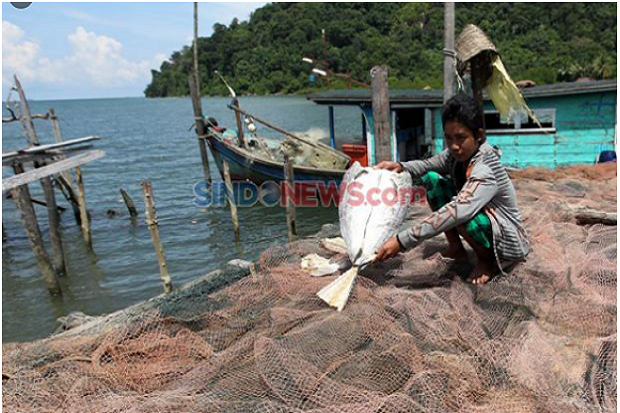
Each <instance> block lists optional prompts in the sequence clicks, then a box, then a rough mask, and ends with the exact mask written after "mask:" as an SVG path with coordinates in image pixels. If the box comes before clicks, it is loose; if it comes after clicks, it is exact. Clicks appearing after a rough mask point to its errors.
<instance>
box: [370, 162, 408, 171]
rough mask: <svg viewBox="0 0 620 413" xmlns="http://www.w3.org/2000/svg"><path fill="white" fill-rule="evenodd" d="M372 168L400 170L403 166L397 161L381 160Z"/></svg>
mask: <svg viewBox="0 0 620 413" xmlns="http://www.w3.org/2000/svg"><path fill="white" fill-rule="evenodd" d="M374 169H387V170H388V171H394V172H398V173H400V172H402V171H403V166H402V165H401V164H400V163H398V162H392V161H382V162H379V163H378V164H377V165H375V166H374Z"/></svg>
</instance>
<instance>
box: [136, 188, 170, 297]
mask: <svg viewBox="0 0 620 413" xmlns="http://www.w3.org/2000/svg"><path fill="white" fill-rule="evenodd" d="M142 190H143V191H144V205H145V208H146V211H145V214H146V225H147V226H148V228H149V232H150V233H151V239H152V240H153V245H154V246H155V254H157V262H158V263H159V274H160V276H161V281H162V283H163V284H164V292H166V293H169V292H171V291H172V281H171V280H170V274H169V273H168V265H167V264H166V255H165V254H164V247H163V246H162V244H161V238H160V237H159V224H158V222H157V214H156V212H155V200H154V199H153V187H152V185H151V181H149V180H144V181H142Z"/></svg>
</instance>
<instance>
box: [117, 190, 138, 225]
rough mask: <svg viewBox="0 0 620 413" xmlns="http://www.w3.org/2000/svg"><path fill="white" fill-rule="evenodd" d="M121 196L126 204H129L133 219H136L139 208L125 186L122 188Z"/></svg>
mask: <svg viewBox="0 0 620 413" xmlns="http://www.w3.org/2000/svg"><path fill="white" fill-rule="evenodd" d="M120 192H121V196H122V197H123V201H125V205H126V206H127V210H128V211H129V216H130V217H131V219H132V220H133V219H135V218H136V217H137V216H138V210H137V209H136V205H135V204H134V203H133V200H132V199H131V197H130V196H129V194H128V193H127V191H125V190H124V189H123V188H121V189H120Z"/></svg>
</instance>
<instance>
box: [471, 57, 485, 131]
mask: <svg viewBox="0 0 620 413" xmlns="http://www.w3.org/2000/svg"><path fill="white" fill-rule="evenodd" d="M485 60H486V59H485V57H484V53H479V54H477V55H476V56H474V57H472V58H471V59H470V60H469V65H470V69H471V90H472V93H473V95H474V99H475V100H476V104H477V105H478V107H479V108H480V110H481V111H482V131H483V132H484V134H485V135H486V130H487V128H486V121H485V119H484V99H483V95H482V89H483V88H484V86H485V83H486V80H487V79H485V78H484V76H485V73H487V72H488V70H485V67H484V64H485Z"/></svg>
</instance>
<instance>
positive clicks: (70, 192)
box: [56, 174, 82, 229]
mask: <svg viewBox="0 0 620 413" xmlns="http://www.w3.org/2000/svg"><path fill="white" fill-rule="evenodd" d="M56 184H57V185H58V187H59V188H60V192H62V194H63V195H64V197H65V199H66V200H67V202H69V204H70V205H71V208H72V209H73V216H74V217H75V222H76V224H77V225H78V226H79V227H80V229H81V228H82V215H81V212H80V202H79V201H78V197H77V195H76V194H75V191H74V189H73V186H72V185H71V184H70V183H69V182H67V180H66V179H65V177H64V176H63V175H62V174H59V175H58V176H57V178H56Z"/></svg>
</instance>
